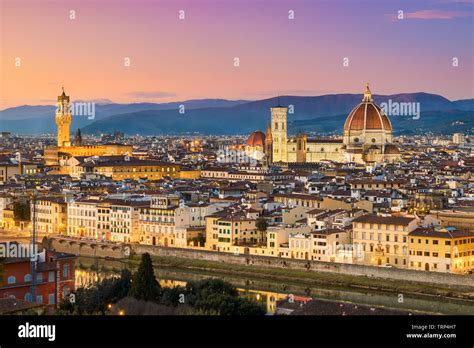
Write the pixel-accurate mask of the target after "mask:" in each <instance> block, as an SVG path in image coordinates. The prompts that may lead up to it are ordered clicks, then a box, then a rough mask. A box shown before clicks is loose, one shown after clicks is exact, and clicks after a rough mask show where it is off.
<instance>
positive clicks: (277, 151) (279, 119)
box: [270, 98, 288, 163]
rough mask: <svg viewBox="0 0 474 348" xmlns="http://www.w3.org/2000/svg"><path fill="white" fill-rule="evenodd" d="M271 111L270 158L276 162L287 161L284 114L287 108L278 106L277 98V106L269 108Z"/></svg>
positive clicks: (285, 114)
mask: <svg viewBox="0 0 474 348" xmlns="http://www.w3.org/2000/svg"><path fill="white" fill-rule="evenodd" d="M270 111H271V132H272V136H273V154H272V160H273V162H274V163H277V162H288V154H287V142H288V138H287V130H286V116H287V113H288V108H285V107H282V106H280V98H278V106H275V107H272V108H270Z"/></svg>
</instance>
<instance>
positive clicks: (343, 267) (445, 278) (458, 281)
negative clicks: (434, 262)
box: [43, 237, 474, 291]
mask: <svg viewBox="0 0 474 348" xmlns="http://www.w3.org/2000/svg"><path fill="white" fill-rule="evenodd" d="M43 246H47V247H48V248H51V249H53V250H56V251H60V252H66V253H71V254H75V255H80V256H89V257H108V258H116V259H124V258H128V256H130V255H131V254H143V253H149V254H150V255H154V256H159V257H170V258H181V259H192V260H203V261H211V262H220V263H229V264H238V265H245V266H247V267H249V268H252V267H255V268H279V269H288V270H303V271H307V272H330V273H336V274H345V275H352V276H364V277H368V278H381V279H390V280H400V281H412V282H418V283H431V284H440V285H441V284H442V285H444V286H449V287H456V286H463V287H472V288H473V291H474V276H473V275H458V274H449V273H437V272H426V271H414V270H407V269H400V268H394V267H392V268H385V267H374V266H364V265H355V264H345V263H335V262H323V261H315V260H310V261H307V260H296V259H286V258H285V259H282V258H277V257H269V256H257V255H246V254H237V255H236V254H231V253H222V252H217V251H210V250H195V249H180V248H169V247H160V246H152V245H141V244H131V245H126V244H122V245H120V244H112V243H98V242H94V241H83V240H74V239H71V238H68V237H53V238H48V239H46V238H45V239H44V240H43Z"/></svg>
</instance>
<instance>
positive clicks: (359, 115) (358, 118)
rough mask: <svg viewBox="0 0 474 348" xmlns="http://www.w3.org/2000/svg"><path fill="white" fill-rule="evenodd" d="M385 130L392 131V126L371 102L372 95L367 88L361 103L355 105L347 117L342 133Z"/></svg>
mask: <svg viewBox="0 0 474 348" xmlns="http://www.w3.org/2000/svg"><path fill="white" fill-rule="evenodd" d="M364 129H369V130H374V129H375V130H377V129H380V130H386V131H392V124H391V123H390V120H389V119H388V117H387V115H385V114H384V113H383V111H382V109H380V107H379V106H378V105H376V104H375V103H374V102H373V100H372V94H371V92H370V90H369V88H368V86H367V89H366V92H365V94H364V99H363V100H362V103H360V104H359V105H357V106H356V107H355V108H354V109H352V111H351V112H350V113H349V116H347V119H346V123H345V124H344V131H361V130H364Z"/></svg>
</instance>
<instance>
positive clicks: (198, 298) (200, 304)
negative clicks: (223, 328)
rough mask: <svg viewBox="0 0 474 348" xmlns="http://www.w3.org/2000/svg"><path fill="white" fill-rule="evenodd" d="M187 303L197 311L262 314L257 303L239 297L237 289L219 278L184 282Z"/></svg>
mask: <svg viewBox="0 0 474 348" xmlns="http://www.w3.org/2000/svg"><path fill="white" fill-rule="evenodd" d="M185 289H186V298H187V301H188V302H187V303H189V305H191V306H192V307H194V308H195V309H196V310H197V311H198V313H202V314H214V315H263V314H265V309H264V308H263V307H262V306H260V305H259V304H258V303H256V302H253V301H250V300H248V299H244V298H240V297H239V293H238V291H237V289H236V288H235V287H234V286H233V285H232V284H230V283H227V282H225V281H223V280H221V279H204V280H201V281H197V282H189V283H188V284H186V288H185Z"/></svg>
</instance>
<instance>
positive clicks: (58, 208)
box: [30, 197, 68, 234]
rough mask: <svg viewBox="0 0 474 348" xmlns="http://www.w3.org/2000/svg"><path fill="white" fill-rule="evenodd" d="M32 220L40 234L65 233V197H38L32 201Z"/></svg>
mask: <svg viewBox="0 0 474 348" xmlns="http://www.w3.org/2000/svg"><path fill="white" fill-rule="evenodd" d="M30 206H31V207H30V209H31V220H32V223H34V224H35V228H36V232H37V233H40V234H65V233H66V231H67V211H68V209H67V203H66V201H65V200H64V198H63V197H38V198H36V199H35V200H34V201H31V203H30Z"/></svg>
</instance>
